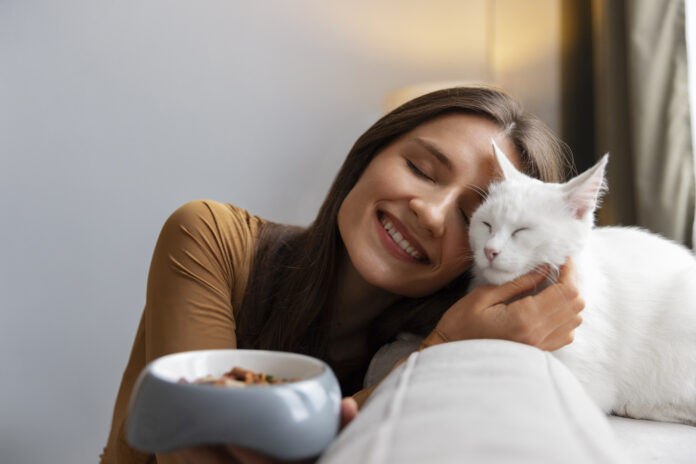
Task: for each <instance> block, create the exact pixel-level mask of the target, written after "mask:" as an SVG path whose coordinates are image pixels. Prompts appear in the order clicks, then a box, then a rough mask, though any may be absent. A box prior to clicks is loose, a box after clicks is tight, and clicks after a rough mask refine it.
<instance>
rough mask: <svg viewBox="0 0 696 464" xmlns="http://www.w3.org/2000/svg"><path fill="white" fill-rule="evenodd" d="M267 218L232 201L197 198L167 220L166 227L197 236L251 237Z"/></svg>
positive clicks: (181, 207) (256, 233)
mask: <svg viewBox="0 0 696 464" xmlns="http://www.w3.org/2000/svg"><path fill="white" fill-rule="evenodd" d="M265 222H266V221H264V220H263V219H261V218H260V217H258V216H255V215H253V214H251V213H249V212H248V211H247V210H245V209H243V208H240V207H238V206H235V205H232V204H230V203H223V202H220V201H215V200H208V199H201V200H193V201H189V202H187V203H184V204H183V205H181V206H179V207H178V208H177V209H176V210H175V211H174V212H173V213H171V215H170V216H169V218H168V219H167V221H166V223H165V225H164V228H165V229H166V228H175V229H179V230H183V231H184V232H187V231H188V232H192V233H195V234H196V235H198V234H203V235H210V234H213V235H215V236H226V237H228V238H232V239H234V238H237V239H241V240H244V239H251V240H252V241H253V240H254V239H255V238H256V236H257V235H258V232H259V229H260V227H261V226H262V225H263V224H264V223H265Z"/></svg>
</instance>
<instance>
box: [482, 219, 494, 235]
mask: <svg viewBox="0 0 696 464" xmlns="http://www.w3.org/2000/svg"><path fill="white" fill-rule="evenodd" d="M483 225H484V226H486V227H488V232H491V231H492V230H493V227H491V225H490V224H489V223H487V222H486V221H483Z"/></svg>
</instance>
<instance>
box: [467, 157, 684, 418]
mask: <svg viewBox="0 0 696 464" xmlns="http://www.w3.org/2000/svg"><path fill="white" fill-rule="evenodd" d="M496 153H497V157H498V160H499V164H500V165H501V168H502V170H503V173H504V175H505V180H504V181H502V182H500V183H498V184H494V185H492V186H491V187H490V190H489V196H488V198H487V199H486V201H485V202H484V203H483V204H482V205H481V207H480V208H479V209H477V211H476V212H475V213H474V215H473V216H472V218H471V230H470V242H471V247H472V251H473V253H474V261H475V264H474V266H473V269H472V270H473V274H474V282H473V286H477V285H480V284H483V283H494V284H501V283H503V282H506V281H508V280H512V278H514V277H517V276H518V275H522V274H525V273H527V272H529V271H530V270H532V269H533V268H534V267H536V266H538V265H540V264H543V263H550V264H551V265H552V267H557V266H560V265H562V264H563V263H564V262H565V261H566V257H568V256H570V257H571V258H572V259H573V261H574V263H575V265H576V267H577V273H578V290H579V292H580V295H581V296H582V298H583V299H584V301H585V310H584V311H583V312H582V317H583V323H582V325H581V326H580V327H578V328H577V329H576V331H575V340H574V341H573V343H571V344H570V345H567V346H566V347H564V348H562V349H560V350H558V351H555V352H554V355H555V356H557V357H558V358H559V359H560V360H561V361H562V362H563V363H564V364H566V365H567V366H568V367H569V368H570V370H571V371H572V372H573V373H574V374H575V375H576V377H577V378H578V380H579V381H580V383H581V384H582V385H583V386H584V388H585V390H586V391H587V393H588V394H589V395H590V396H591V397H592V398H593V399H594V400H595V401H596V402H597V404H598V405H599V406H600V408H601V409H602V410H604V411H605V412H607V413H609V412H614V413H616V414H619V415H625V416H629V417H635V418H645V419H654V420H661V421H674V422H686V423H691V424H696V258H694V255H693V253H692V252H691V251H690V250H688V249H686V248H685V247H683V246H681V245H678V244H676V243H674V242H671V241H669V240H666V239H664V238H661V237H659V236H657V235H654V234H651V233H649V232H647V231H644V230H641V229H637V228H624V227H593V223H594V209H595V207H596V202H597V198H598V196H599V195H600V193H601V187H602V183H603V174H604V166H605V164H606V158H605V159H603V160H602V161H601V162H600V163H599V164H598V165H597V166H595V167H594V168H593V169H591V170H590V171H588V172H586V173H583V174H582V175H580V176H578V177H576V178H575V179H573V180H571V181H570V182H568V183H567V184H543V183H542V182H540V181H538V180H536V179H531V178H529V177H526V176H524V175H523V174H521V173H519V172H517V171H516V170H515V168H514V166H512V164H511V163H510V162H509V161H508V160H507V159H506V158H505V155H503V154H502V152H499V150H498V149H497V147H496ZM501 156H502V158H504V159H501ZM486 224H488V225H486ZM485 249H487V252H486V251H484V250H485Z"/></svg>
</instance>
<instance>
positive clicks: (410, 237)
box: [102, 87, 582, 463]
mask: <svg viewBox="0 0 696 464" xmlns="http://www.w3.org/2000/svg"><path fill="white" fill-rule="evenodd" d="M491 139H494V140H496V142H497V143H498V144H499V145H500V146H501V147H503V149H505V150H506V151H507V152H508V153H509V154H511V156H513V158H514V161H515V164H516V165H517V167H518V168H520V169H521V170H523V171H524V172H526V173H527V174H529V175H531V176H535V177H538V178H540V179H542V180H544V181H559V180H561V179H562V178H563V169H564V167H565V164H564V163H565V162H566V156H567V153H566V149H565V147H564V145H563V144H562V143H561V142H560V141H559V140H558V139H557V138H556V137H555V136H553V134H552V133H551V132H550V131H549V130H548V129H547V128H546V126H545V125H544V124H542V123H541V122H540V121H539V120H538V119H536V118H535V117H533V116H531V115H529V114H527V113H524V112H523V111H522V110H521V108H520V107H519V106H518V104H517V103H516V102H515V101H514V100H512V99H511V98H510V97H508V96H507V95H505V94H503V93H502V92H499V91H497V90H494V89H490V88H482V87H462V88H454V89H447V90H443V91H438V92H434V93H431V94H428V95H425V96H422V97H419V98H417V99H415V100H412V101H410V102H408V103H406V104H404V105H402V106H401V107H399V108H397V109H395V110H394V111H392V112H391V113H389V114H387V115H386V116H384V117H383V118H382V119H380V120H379V121H377V122H376V123H375V124H374V125H373V126H372V127H371V128H369V129H368V130H367V131H366V132H365V133H364V134H363V135H362V136H361V137H360V138H359V139H358V140H357V142H356V143H355V145H354V146H353V148H352V150H351V151H350V153H349V154H348V157H347V158H346V161H345V162H344V164H343V166H342V167H341V169H340V171H339V173H338V175H337V177H336V179H335V181H334V183H333V185H332V187H331V189H330V191H329V194H328V196H327V198H326V200H325V201H324V204H323V205H322V207H321V209H320V211H319V214H318V216H317V218H316V220H315V221H314V222H313V223H312V224H311V225H310V226H309V227H308V228H306V229H301V228H297V227H291V226H286V225H282V224H274V223H271V222H268V221H265V220H263V219H261V218H258V217H256V216H253V215H251V214H249V213H248V212H246V211H243V210H241V209H239V208H236V207H234V206H232V205H227V204H222V203H218V202H214V201H207V200H206V201H194V202H191V203H188V204H186V205H184V206H182V207H181V208H179V209H178V210H177V211H176V212H174V213H173V214H172V216H171V217H170V218H169V219H168V220H167V222H166V223H165V225H164V227H163V229H162V232H161V234H160V237H159V240H158V242H157V245H156V247H155V252H154V254H153V258H152V264H151V267H150V274H149V278H148V288H147V301H146V305H145V309H144V313H143V317H142V319H141V323H140V327H139V330H138V332H137V335H136V340H135V342H134V345H133V350H132V353H131V358H130V360H129V363H128V367H127V369H126V372H125V374H124V377H123V380H122V383H121V388H120V391H119V395H118V399H117V402H116V406H115V410H114V418H113V423H112V430H111V435H110V438H109V442H108V444H107V447H106V449H105V452H104V455H103V457H102V462H103V463H112V462H147V461H148V460H149V459H151V458H152V456H148V455H147V454H146V453H140V452H138V451H137V450H134V449H131V448H130V446H129V445H128V444H127V443H126V441H125V440H124V433H123V432H124V422H125V416H126V406H127V404H128V398H129V396H130V393H131V391H132V389H133V385H134V382H135V379H136V377H137V375H138V373H139V372H140V371H141V370H142V369H143V367H144V366H145V365H146V364H147V363H148V362H149V361H151V360H153V359H155V358H158V357H160V356H163V355H166V354H169V353H174V352H180V351H187V350H197V349H210V348H249V349H270V350H284V351H293V352H298V353H305V354H310V355H312V356H315V357H318V358H321V359H323V360H325V361H326V362H327V363H328V364H329V365H330V366H331V367H332V368H333V370H334V371H335V372H336V374H337V377H338V378H339V381H340V383H341V387H342V390H343V394H344V395H354V398H355V400H356V401H357V403H358V404H362V403H363V402H364V400H365V399H366V398H367V396H368V395H369V394H370V392H371V389H366V390H360V389H361V388H362V386H363V377H364V375H365V371H366V369H367V367H368V364H369V361H370V359H371V357H372V355H373V354H374V353H375V352H376V350H377V349H378V348H379V347H380V346H381V345H383V344H384V343H386V342H388V341H389V340H390V339H392V338H393V337H395V336H396V334H398V333H399V332H402V331H410V332H414V333H419V334H422V335H428V334H429V335H428V336H427V337H426V339H425V341H424V342H423V345H421V348H422V349H423V348H426V347H428V346H431V345H433V344H437V343H444V342H446V341H454V340H463V339H472V338H498V339H507V340H513V341H518V342H522V343H528V344H530V345H534V346H537V347H539V348H542V349H549V350H550V349H557V348H560V347H561V346H563V345H565V344H567V343H569V341H570V340H572V332H573V329H574V328H575V327H577V326H578V324H579V323H580V318H579V316H578V312H579V311H580V310H581V309H582V301H581V300H580V299H579V297H578V295H577V291H576V290H575V280H574V279H575V277H574V273H573V271H572V269H573V268H572V263H571V264H570V265H569V266H568V268H567V272H565V273H564V274H563V275H564V276H565V277H564V278H563V279H561V280H560V281H559V282H558V283H557V284H555V285H554V286H553V288H549V289H548V290H547V291H545V292H541V293H540V294H539V298H538V299H537V297H532V298H526V299H524V300H519V301H516V302H514V303H511V304H509V305H505V304H504V303H503V302H505V301H507V300H509V299H510V298H512V297H513V296H515V295H518V294H520V293H523V292H525V291H527V290H529V289H531V288H533V286H534V285H536V284H537V283H539V282H540V281H541V280H542V279H543V278H544V275H542V274H538V275H526V276H522V277H521V278H519V279H517V280H516V281H513V282H511V283H509V284H506V285H503V286H501V287H485V288H479V289H477V290H475V291H473V292H471V293H470V294H468V295H465V289H466V285H467V283H468V280H469V277H468V273H467V272H466V271H467V269H468V268H469V266H470V264H471V252H470V249H469V245H468V238H467V232H468V218H469V216H470V215H471V214H472V213H473V211H474V209H475V208H476V207H477V206H478V204H479V203H480V202H481V200H482V195H484V194H485V192H486V189H487V186H488V184H489V183H490V182H491V180H492V179H493V178H494V176H495V174H496V172H497V167H496V166H497V165H496V163H495V158H494V154H493V151H492V147H491ZM353 404H354V403H352V402H351V400H346V401H344V405H343V408H344V409H343V412H344V417H343V419H344V422H345V421H347V420H349V419H350V418H351V417H352V416H353V415H354V412H351V410H352V408H354V406H353ZM197 453H200V454H197ZM197 456H199V457H201V459H203V456H206V457H208V458H211V456H214V457H215V460H213V461H211V462H237V461H238V460H240V459H241V460H244V461H245V460H249V462H252V461H253V460H257V462H267V461H258V460H259V459H261V460H263V459H264V458H263V457H262V456H260V455H259V454H258V453H254V452H250V451H249V450H245V451H240V450H239V449H235V448H230V447H217V448H207V449H188V450H184V451H182V452H181V453H179V454H178V455H176V456H157V458H156V459H157V462H160V463H163V462H176V459H178V458H181V459H186V460H188V461H189V462H196V460H197ZM235 459H236V460H237V461H235ZM245 462H246V461H245Z"/></svg>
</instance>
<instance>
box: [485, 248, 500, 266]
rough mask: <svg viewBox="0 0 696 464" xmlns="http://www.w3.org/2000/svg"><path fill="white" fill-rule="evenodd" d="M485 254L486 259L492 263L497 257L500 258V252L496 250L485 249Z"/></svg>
mask: <svg viewBox="0 0 696 464" xmlns="http://www.w3.org/2000/svg"><path fill="white" fill-rule="evenodd" d="M483 253H484V254H485V255H486V258H488V261H490V262H491V263H492V262H493V260H494V259H495V257H496V256H498V253H500V252H499V251H498V250H494V249H493V248H484V249H483Z"/></svg>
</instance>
